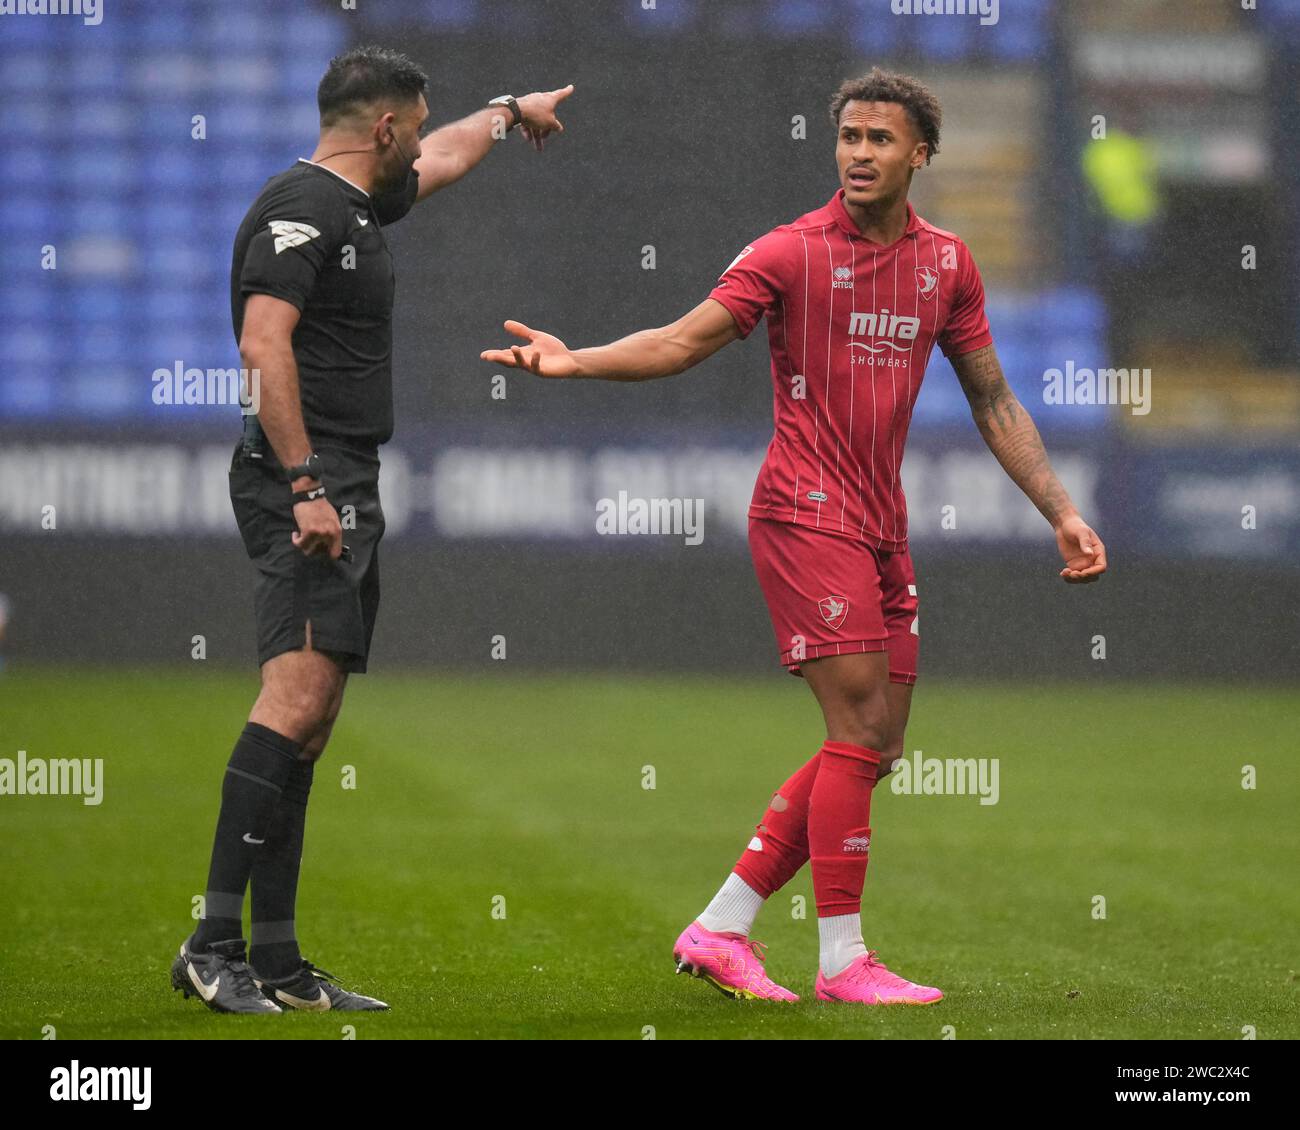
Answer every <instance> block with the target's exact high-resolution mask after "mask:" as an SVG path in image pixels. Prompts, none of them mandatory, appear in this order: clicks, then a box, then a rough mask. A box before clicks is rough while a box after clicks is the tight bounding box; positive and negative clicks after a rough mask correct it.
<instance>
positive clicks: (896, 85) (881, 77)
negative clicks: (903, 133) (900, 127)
mask: <svg viewBox="0 0 1300 1130" xmlns="http://www.w3.org/2000/svg"><path fill="white" fill-rule="evenodd" d="M850 100H852V101H856V102H897V103H898V104H899V105H900V106H902V107H903V109H904V110H906V111H907V113H908V115H909V116H910V117H911V119H912V121H913V123H915V125H916V128H917V129H918V130H920V132H921V140H922V141H924V142H925V146H926V149H925V163H926V164H927V165H928V164H929V163H930V158H931V157H933V156H934V155H935V154H936V153H938V152H939V127H940V126H941V125H942V124H943V110H942V108H941V107H940V106H939V99H937V98H936V97H935V96H934V95H933V94H932V93H930V90H929V88H928V87H927V86H925V85H924V84H923V83H921V82H920V81H919V80H917V79H914V78H912V76H911V75H904V74H899V73H898V72H897V71H884V70H881V69H880V68H879V67H872V68H871V73H870V74H867V75H863V76H862V77H861V78H851V79H848V80H846V81H845V82H844V83H843V84H841V86H840V88H839V90H837V91H836V92H835V95H834V97H833V98H831V120H832V121H834V122H835V125H836V127H837V128H838V126H839V124H840V111H841V110H843V109H844V105H845V103H847V102H849V101H850Z"/></svg>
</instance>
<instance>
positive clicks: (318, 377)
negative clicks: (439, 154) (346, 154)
mask: <svg viewBox="0 0 1300 1130" xmlns="http://www.w3.org/2000/svg"><path fill="white" fill-rule="evenodd" d="M418 187H419V177H418V175H417V174H416V173H415V172H414V171H412V172H411V175H410V176H409V177H408V178H407V183H406V186H405V188H404V189H402V190H399V191H397V192H392V193H387V194H385V195H383V196H371V195H370V194H368V193H366V192H364V191H362V190H361V189H360V188H358V187H357V186H356V185H354V184H353V183H352V182H351V181H348V180H346V179H345V178H344V177H341V176H339V175H338V174H337V173H334V172H331V171H330V170H329V169H327V168H325V167H324V166H323V165H313V164H312V163H311V162H310V161H307V160H304V159H299V161H298V163H297V164H296V165H294V166H293V167H292V168H290V169H286V170H285V171H284V172H282V173H280V174H279V175H278V176H274V177H272V178H271V179H270V180H269V181H267V182H266V187H265V188H263V189H262V192H261V194H260V195H259V196H258V198H257V199H256V200H255V201H254V202H253V206H252V207H251V208H250V209H249V210H248V214H247V215H246V216H245V217H244V222H243V223H242V224H240V225H239V231H238V233H236V235H235V251H234V257H233V259H232V261H231V265H230V314H231V319H232V321H233V322H234V327H235V340H236V341H238V340H239V337H240V334H241V333H242V331H243V327H244V303H245V301H246V300H247V297H248V295H250V294H270V295H273V296H274V297H276V298H282V299H284V300H285V301H286V302H292V303H293V305H294V306H296V307H297V308H298V309H299V310H300V311H302V316H301V318H300V319H299V321H298V325H297V328H296V329H295V330H294V333H293V354H294V357H295V359H296V360H297V362H298V383H299V390H300V393H301V397H302V415H303V423H304V424H305V425H306V428H307V435H308V437H309V438H311V439H312V440H317V439H321V438H326V439H332V440H336V441H342V442H343V443H346V444H348V445H349V446H353V447H360V448H365V449H372V448H374V447H375V446H377V445H378V444H381V443H385V442H387V440H388V439H389V438H390V437H391V436H392V434H393V368H392V361H393V290H394V277H393V259H392V256H391V255H390V254H389V252H388V244H387V242H386V241H385V239H384V236H383V233H382V232H381V231H380V230H379V229H380V228H381V227H383V226H384V225H385V224H391V223H393V222H394V221H396V220H400V219H401V218H402V217H403V216H405V215H406V213H407V212H409V211H410V210H411V205H413V204H414V203H415V194H416V190H417V189H418Z"/></svg>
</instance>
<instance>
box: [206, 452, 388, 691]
mask: <svg viewBox="0 0 1300 1130" xmlns="http://www.w3.org/2000/svg"><path fill="white" fill-rule="evenodd" d="M315 451H316V454H317V455H319V456H320V459H321V480H322V482H324V484H325V489H326V490H327V491H328V493H329V500H330V502H332V503H333V504H334V508H335V509H336V510H338V511H339V515H340V518H341V520H342V522H343V544H344V545H346V546H347V547H348V549H349V550H350V551H351V552H350V554H349V557H350V560H345V559H340V560H338V561H334V560H331V559H330V558H329V557H328V556H325V555H320V554H316V555H313V556H311V557H307V556H306V555H305V554H304V553H303V552H302V550H300V549H299V548H298V547H297V546H295V545H294V544H293V541H292V538H293V534H294V533H295V531H296V530H297V529H298V526H297V524H296V523H295V522H294V519H293V501H292V497H291V495H292V490H291V488H290V486H289V484H288V482H286V481H285V477H284V472H283V470H282V469H281V468H280V465H279V463H278V462H276V459H275V456H274V455H273V454H271V453H270V452H269V451H268V452H267V453H266V456H265V458H263V459H254V458H250V457H249V456H248V455H247V454H246V453H245V450H244V445H243V444H242V443H240V444H238V445H236V447H235V454H234V458H233V459H232V460H231V463H230V503H231V505H232V506H233V507H234V510H235V521H236V522H237V523H238V524H239V533H240V536H241V537H242V538H243V539H244V548H245V549H246V550H247V551H248V556H249V558H250V559H251V560H252V562H253V564H254V565H256V566H257V587H256V589H255V592H254V596H253V604H254V608H255V609H256V613H257V662H258V664H259V665H260V664H262V663H265V662H266V661H267V660H268V659H272V658H274V657H275V656H277V655H281V654H283V653H284V652H286V651H298V650H301V649H302V648H303V647H304V646H305V645H306V642H307V624H308V623H309V622H310V624H311V641H312V647H313V648H314V649H315V650H317V651H326V652H329V653H331V654H332V655H333V656H334V657H335V658H336V659H337V660H338V662H339V665H340V666H341V667H342V668H343V670H344V671H348V672H354V673H357V674H360V673H361V672H364V671H365V669H366V659H367V657H368V656H369V654H370V639H371V637H372V636H373V635H374V631H375V616H376V614H377V613H378V611H379V541H380V539H381V538H382V537H383V536H384V512H383V509H382V508H381V507H380V505H379V456H378V455H377V454H374V455H370V454H366V453H364V452H358V451H355V450H353V449H351V448H344V447H330V446H316V447H315ZM349 508H351V509H349Z"/></svg>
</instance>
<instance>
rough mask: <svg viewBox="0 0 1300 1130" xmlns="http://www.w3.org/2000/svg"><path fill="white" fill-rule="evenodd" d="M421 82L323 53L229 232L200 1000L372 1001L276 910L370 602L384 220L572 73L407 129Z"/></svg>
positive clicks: (382, 382)
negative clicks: (234, 674) (229, 326)
mask: <svg viewBox="0 0 1300 1130" xmlns="http://www.w3.org/2000/svg"><path fill="white" fill-rule="evenodd" d="M427 86H428V79H427V77H426V76H425V75H424V73H423V72H422V71H421V70H420V69H419V68H418V67H417V66H416V65H415V64H414V63H413V62H412V61H411V60H410V59H408V58H407V57H406V56H404V55H401V54H398V53H397V52H394V51H388V50H385V49H382V48H377V47H360V48H357V49H355V50H352V51H349V52H347V53H346V54H343V55H339V56H338V57H337V58H335V59H333V60H332V61H331V63H330V66H329V69H328V70H327V71H326V72H325V76H324V78H322V79H321V83H320V87H319V89H318V90H317V95H316V97H317V102H318V104H319V106H320V141H319V143H318V144H317V146H316V151H315V152H314V153H313V154H312V155H311V158H310V159H305V158H300V159H299V160H298V162H297V163H296V164H294V165H293V166H292V167H290V168H289V169H286V170H285V171H284V172H282V173H280V174H279V175H278V176H275V177H272V178H271V179H270V180H269V181H267V183H266V186H265V187H264V188H263V189H262V192H261V194H260V195H259V196H258V198H257V199H256V200H255V201H254V202H253V206H252V207H251V208H250V209H249V210H248V214H247V215H246V216H245V217H244V222H243V223H242V224H241V225H240V228H239V231H238V233H237V234H236V236H235V248H234V257H233V260H232V263H231V271H230V305H231V315H232V318H233V321H234V328H235V337H236V338H237V339H238V341H239V352H240V356H241V358H242V363H243V366H244V368H245V369H246V370H247V371H248V372H249V373H250V374H253V375H254V376H253V377H252V378H251V379H256V380H258V385H257V393H258V396H259V397H260V400H259V407H258V413H257V415H256V416H251V415H250V416H247V417H246V418H245V430H244V435H243V438H242V439H241V440H240V442H239V444H238V445H237V446H236V448H235V452H234V458H233V460H232V461H231V466H230V499H231V503H232V505H233V506H234V510H235V518H236V520H237V522H238V524H239V532H240V535H241V536H242V538H243V541H244V547H245V549H246V550H247V552H248V556H249V558H250V559H251V560H252V561H253V564H254V565H255V566H256V568H257V586H256V593H255V598H254V603H255V608H256V615H257V639H258V662H259V663H260V664H261V669H262V688H261V693H260V694H259V695H258V697H257V701H256V702H255V703H254V704H253V709H252V713H250V714H249V717H248V724H247V725H246V726H245V727H244V730H243V733H241V734H240V736H239V740H238V741H237V742H236V743H235V749H234V752H233V753H232V754H231V755H230V761H229V763H228V765H227V766H226V773H225V779H224V782H223V784H222V790H221V811H220V814H219V815H218V817H217V830H216V837H215V841H214V843H213V847H212V861H211V865H210V868H209V871H208V881H207V888H206V893H205V896H204V912H203V915H202V918H201V920H200V921H199V924H198V928H197V929H196V930H195V932H194V934H193V935H192V936H191V937H189V938H187V939H186V940H185V942H184V943H183V944H182V945H181V947H180V953H179V955H178V956H177V958H176V959H175V961H173V963H172V969H171V982H172V987H173V988H174V989H180V990H182V991H183V992H184V994H185V996H186V997H190V996H197V997H198V998H199V999H201V1000H202V1001H203V1002H204V1003H206V1004H207V1006H208V1007H209V1008H211V1009H214V1010H215V1011H217V1012H268V1013H269V1012H281V1011H283V1010H284V1009H285V1008H299V1009H307V1010H312V1011H324V1010H327V1009H339V1010H345V1011H358V1010H372V1009H386V1008H387V1007H388V1005H386V1004H385V1003H384V1002H383V1001H380V1000H376V999H375V998H373V997H368V996H363V995H361V994H359V993H354V992H349V991H347V990H345V989H343V988H341V987H340V986H339V985H337V984H335V983H334V979H333V978H332V975H330V974H327V973H325V972H324V971H323V970H321V969H318V968H317V967H316V966H314V965H313V964H312V963H311V962H309V961H306V960H305V959H304V958H303V956H302V954H301V953H300V952H299V949H298V942H297V936H296V930H295V927H294V902H295V897H296V894H297V886H298V869H299V864H300V862H301V859H302V840H303V825H304V820H305V817H306V810H307V797H308V793H309V791H310V789H311V781H312V769H313V766H314V765H315V762H316V759H317V758H319V757H320V755H321V754H322V752H324V749H325V744H326V742H327V741H328V740H329V734H330V729H331V727H332V726H333V724H334V720H335V718H336V717H337V716H338V712H339V706H340V704H341V702H342V700H343V690H344V687H345V686H346V684H347V678H348V675H349V674H351V673H353V672H358V673H359V672H364V671H365V669H366V658H367V655H368V653H369V650H370V638H371V635H372V633H373V631H374V626H375V614H376V612H377V610H378V608H379V556H378V546H379V541H380V539H381V538H382V537H383V533H384V513H383V509H382V507H381V506H380V502H379V489H378V478H379V454H378V448H379V445H380V444H382V443H385V442H386V441H387V440H388V439H389V437H390V436H391V435H392V430H393V389H392V314H393V286H394V279H393V261H392V256H391V255H390V254H389V250H388V245H387V243H386V241H385V239H384V234H383V231H382V229H383V228H384V227H385V226H386V225H388V224H391V223H394V222H395V221H397V220H400V219H401V218H402V217H403V216H405V215H406V213H407V212H408V211H410V209H411V206H412V205H413V204H415V203H416V202H417V201H419V200H422V199H424V198H425V197H426V196H428V195H429V194H430V193H432V192H435V191H436V190H437V189H439V188H442V187H444V186H446V185H448V184H451V183H452V182H453V181H456V180H459V179H460V178H461V177H462V176H464V175H465V174H466V173H467V172H469V170H470V169H472V168H473V167H474V166H475V165H477V164H478V163H479V162H480V161H481V160H482V159H483V158H484V157H485V156H486V155H487V152H488V150H489V149H491V148H492V146H493V144H494V143H495V142H496V141H497V140H499V139H501V138H503V137H504V136H505V134H506V133H507V132H509V131H510V130H512V129H514V128H515V127H516V126H518V127H520V133H521V134H522V135H523V136H524V137H525V138H526V139H527V140H528V141H530V142H531V143H532V144H533V145H534V147H535V148H537V149H539V150H540V149H541V148H542V147H543V144H544V142H545V139H546V138H547V136H548V135H550V134H551V133H552V132H555V131H560V130H563V128H564V127H563V126H562V125H561V124H560V123H559V121H558V120H557V119H556V117H555V108H556V106H557V104H558V103H559V102H560V101H561V100H563V99H565V98H567V97H568V96H569V95H570V94H571V93H572V91H573V87H572V86H568V87H565V88H563V89H561V90H553V91H550V92H548V93H537V94H529V95H527V96H526V97H523V98H519V99H518V100H516V99H515V98H513V97H511V96H510V95H502V96H501V97H499V98H494V99H492V101H491V102H489V103H488V105H487V106H486V107H485V108H484V109H482V110H479V111H478V112H477V113H474V114H471V115H470V116H469V117H467V118H464V119H462V120H461V121H458V122H454V123H452V124H450V125H447V126H444V127H442V128H441V129H439V130H437V131H435V132H433V133H432V134H430V135H429V136H428V137H426V138H424V139H423V140H421V137H420V132H421V128H422V126H423V125H424V123H425V121H426V119H427V117H428V105H427V103H426V101H425V93H426V90H427ZM345 527H346V528H345ZM345 542H346V544H344V543H345ZM246 889H251V892H252V899H251V903H252V907H251V947H250V950H249V952H248V953H247V954H246V953H245V944H244V936H243V904H244V892H245V890H246Z"/></svg>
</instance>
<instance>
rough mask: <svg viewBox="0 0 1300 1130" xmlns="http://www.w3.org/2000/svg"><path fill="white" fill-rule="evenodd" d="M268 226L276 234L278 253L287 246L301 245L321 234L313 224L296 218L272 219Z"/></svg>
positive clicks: (276, 250)
mask: <svg viewBox="0 0 1300 1130" xmlns="http://www.w3.org/2000/svg"><path fill="white" fill-rule="evenodd" d="M267 226H268V227H269V228H270V229H271V234H272V235H273V236H275V253H276V254H277V255H279V254H280V252H281V251H283V250H284V249H285V248H286V247H299V246H301V245H302V244H304V243H308V242H310V241H311V240H313V239H315V238H316V237H317V236H318V235H320V232H318V231H317V230H316V229H315V228H314V227H312V226H311V224H300V223H297V222H296V221H294V220H272V221H271V222H270V223H269V224H268V225H267Z"/></svg>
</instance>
